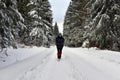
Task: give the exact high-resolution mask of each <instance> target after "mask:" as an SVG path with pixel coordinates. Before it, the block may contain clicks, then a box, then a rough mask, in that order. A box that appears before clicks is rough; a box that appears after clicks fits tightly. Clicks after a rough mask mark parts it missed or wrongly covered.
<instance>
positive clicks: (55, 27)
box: [54, 22, 59, 38]
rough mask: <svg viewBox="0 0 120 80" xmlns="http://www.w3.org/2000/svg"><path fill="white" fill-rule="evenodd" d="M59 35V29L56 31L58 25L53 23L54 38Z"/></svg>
mask: <svg viewBox="0 0 120 80" xmlns="http://www.w3.org/2000/svg"><path fill="white" fill-rule="evenodd" d="M58 34H59V29H58V25H57V22H56V23H55V25H54V36H55V38H56V37H57V36H58Z"/></svg>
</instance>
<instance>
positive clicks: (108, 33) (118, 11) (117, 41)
mask: <svg viewBox="0 0 120 80" xmlns="http://www.w3.org/2000/svg"><path fill="white" fill-rule="evenodd" d="M75 2H76V3H75ZM77 4H78V6H77ZM82 6H84V7H82ZM75 7H76V8H75ZM81 8H82V9H84V10H85V11H84V10H82V9H81ZM81 12H82V16H81V15H80V16H77V14H80V13H81ZM86 13H87V14H86ZM84 15H85V16H86V15H87V17H85V16H84ZM81 18H82V19H81ZM119 22H120V1H119V0H88V1H87V0H82V1H81V0H72V1H71V3H70V6H69V8H68V10H67V13H66V16H65V22H64V36H65V38H66V45H68V46H76V45H79V44H83V43H84V41H86V40H88V41H89V46H90V47H98V48H101V49H110V50H120V46H119V45H120V23H119ZM76 24H78V25H76ZM77 26H78V27H77ZM79 42H80V43H79ZM80 46H81V45H80Z"/></svg>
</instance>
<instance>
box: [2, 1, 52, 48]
mask: <svg viewBox="0 0 120 80" xmlns="http://www.w3.org/2000/svg"><path fill="white" fill-rule="evenodd" d="M50 8H51V6H50V3H49V1H48V0H0V39H1V41H0V42H1V43H0V44H1V45H2V47H3V48H5V47H9V46H12V47H14V48H17V43H23V44H25V45H36V46H42V45H43V46H49V45H50V43H51V41H52V39H53V37H52V36H53V26H52V11H51V10H50Z"/></svg>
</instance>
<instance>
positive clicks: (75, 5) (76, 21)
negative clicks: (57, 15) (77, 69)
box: [64, 0, 89, 47]
mask: <svg viewBox="0 0 120 80" xmlns="http://www.w3.org/2000/svg"><path fill="white" fill-rule="evenodd" d="M88 1H89V0H72V1H71V2H70V5H69V7H68V10H67V12H66V16H65V19H64V37H65V39H66V42H65V43H66V45H68V46H74V47H75V46H76V47H77V46H81V45H82V42H83V41H84V39H83V34H84V33H85V31H86V27H84V26H85V24H87V20H86V18H87V17H88V12H87V11H88V10H87V9H88V8H86V5H87V3H88Z"/></svg>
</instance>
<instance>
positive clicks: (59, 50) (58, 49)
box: [57, 47, 63, 59]
mask: <svg viewBox="0 0 120 80" xmlns="http://www.w3.org/2000/svg"><path fill="white" fill-rule="evenodd" d="M62 48H63V47H57V51H58V53H57V57H58V59H61V54H62Z"/></svg>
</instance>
